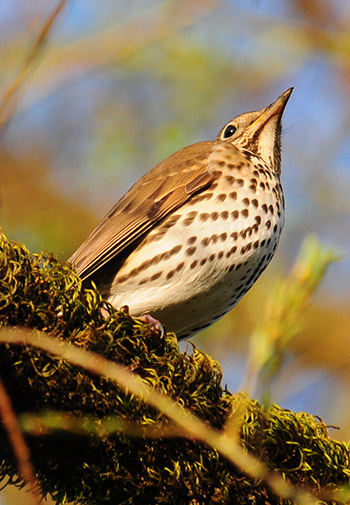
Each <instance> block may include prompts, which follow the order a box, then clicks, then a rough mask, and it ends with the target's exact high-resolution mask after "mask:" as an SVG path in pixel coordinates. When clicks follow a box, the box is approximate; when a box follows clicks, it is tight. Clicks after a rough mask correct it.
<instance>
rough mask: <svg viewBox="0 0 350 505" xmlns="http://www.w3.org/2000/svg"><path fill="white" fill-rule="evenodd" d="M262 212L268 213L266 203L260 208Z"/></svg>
mask: <svg viewBox="0 0 350 505" xmlns="http://www.w3.org/2000/svg"><path fill="white" fill-rule="evenodd" d="M261 208H262V210H263V211H264V212H265V214H267V213H268V208H267V205H266V203H264V204H263V205H262V206H261Z"/></svg>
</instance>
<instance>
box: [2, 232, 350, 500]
mask: <svg viewBox="0 0 350 505" xmlns="http://www.w3.org/2000/svg"><path fill="white" fill-rule="evenodd" d="M102 307H104V308H105V309H107V311H109V314H110V315H109V316H108V317H107V318H104V317H103V315H102V314H101V308H102ZM0 325H1V326H5V325H11V326H13V325H17V326H26V327H30V328H37V329H40V330H42V331H45V332H48V333H50V334H51V335H54V336H55V337H56V338H57V339H58V340H66V341H69V342H71V343H73V344H75V345H78V346H80V347H82V348H85V349H89V350H92V351H95V352H98V353H100V354H102V355H103V356H105V357H107V358H109V359H111V360H115V361H117V362H118V363H123V364H125V365H127V366H129V367H130V368H131V369H132V370H133V371H134V372H135V373H137V374H139V375H140V376H141V377H142V378H143V380H144V381H146V382H147V383H149V384H151V385H153V386H154V387H156V388H157V389H159V390H161V391H162V392H164V393H166V394H168V395H169V396H171V397H173V398H174V399H176V400H177V401H178V402H179V403H181V404H182V405H184V406H186V407H187V408H188V409H190V410H191V412H192V413H194V414H196V415H198V416H199V417H201V418H202V419H204V420H206V421H207V422H209V423H210V424H211V425H212V426H214V427H216V428H219V429H220V428H221V427H222V426H223V425H224V423H225V422H226V420H227V418H228V416H229V415H230V414H231V412H232V409H233V410H234V409H235V408H236V407H237V406H238V405H240V406H241V405H242V402H243V403H244V419H243V424H242V427H241V439H242V444H243V445H244V446H245V447H246V449H247V450H249V451H251V452H252V453H254V454H256V455H257V456H258V457H259V458H260V459H262V460H263V461H265V462H266V464H267V465H268V467H269V468H270V469H271V470H276V471H279V472H282V474H283V475H285V476H286V477H287V478H288V479H289V480H290V481H291V482H295V483H297V484H298V485H302V486H307V487H311V488H312V489H313V490H314V491H315V492H317V491H318V490H320V489H321V487H322V488H323V490H324V488H326V489H327V490H333V489H336V488H337V487H338V486H340V485H349V480H350V472H349V466H350V451H349V447H347V446H346V445H345V444H340V443H338V442H335V441H333V440H331V439H330V438H329V436H328V433H327V430H326V428H325V425H324V424H323V422H322V421H320V420H317V419H315V418H314V417H312V416H309V415H307V414H294V413H293V412H290V411H285V410H282V409H279V408H278V407H276V406H272V407H270V408H268V409H264V408H262V407H261V406H260V405H259V404H258V403H257V402H254V401H253V400H250V399H249V398H247V397H245V396H244V395H242V394H238V395H232V394H231V393H229V392H228V391H226V390H225V389H224V388H223V387H222V385H221V371H220V367H219V365H218V364H217V363H216V362H215V361H214V360H212V359H211V358H210V357H209V356H207V355H205V354H203V353H201V352H199V351H197V350H196V349H195V350H194V351H193V354H192V355H188V354H182V353H181V352H180V351H179V348H178V345H177V340H176V337H175V335H173V334H167V335H166V336H165V337H164V338H163V339H161V338H159V335H158V334H157V333H156V332H154V331H153V329H152V327H150V326H148V325H145V324H142V323H141V322H138V321H135V320H133V319H132V318H131V317H129V316H128V315H127V314H125V313H124V312H121V311H114V309H112V307H111V306H109V305H108V304H106V303H105V302H104V301H103V300H102V299H101V297H100V295H99V293H98V292H97V291H96V290H94V289H91V290H88V291H85V292H84V291H83V290H82V286H81V281H80V280H79V278H78V277H77V275H76V274H75V273H74V272H73V271H72V269H71V268H70V266H69V265H67V264H62V263H60V262H59V261H57V260H56V259H55V258H53V257H52V256H50V255H46V254H43V255H39V256H38V255H33V254H31V253H30V252H29V251H28V250H27V249H26V248H25V247H24V246H23V245H21V244H15V243H13V244H10V243H9V242H8V241H7V240H6V238H5V237H3V236H2V237H1V240H0ZM0 367H1V376H2V378H3V381H4V383H5V385H6V388H7V390H8V392H9V394H10V396H11V399H12V402H13V406H14V409H15V410H16V412H17V413H18V414H21V413H24V412H42V411H43V410H50V411H52V410H54V411H62V412H69V413H70V414H74V415H76V416H78V417H79V418H83V419H84V416H85V415H86V416H88V417H87V419H88V420H87V421H86V422H87V423H91V419H92V422H93V423H95V424H96V427H98V426H100V424H101V423H100V419H106V418H107V419H108V418H109V417H111V416H118V418H119V419H121V420H124V421H125V422H132V423H135V422H137V423H140V424H141V425H143V426H145V427H147V426H154V425H155V423H159V424H161V423H163V424H166V423H167V420H166V419H164V416H162V415H161V414H159V412H157V411H156V410H155V409H152V408H150V407H149V406H147V405H145V404H144V403H142V402H141V401H139V400H138V399H135V398H134V397H132V396H130V395H127V394H125V393H124V392H123V390H122V389H121V388H120V387H118V386H117V385H115V384H113V383H112V382H110V381H108V380H107V379H106V378H103V377H96V376H94V375H92V374H90V373H87V372H85V371H84V370H82V369H80V368H78V367H74V366H72V365H71V364H69V363H68V362H66V361H63V360H62V359H60V358H58V357H57V356H52V355H48V354H47V353H45V352H42V351H39V350H37V349H34V348H32V347H19V346H11V345H9V344H6V345H2V349H1V357H0ZM240 408H241V407H240ZM26 439H27V442H28V445H29V447H30V451H31V457H32V463H33V465H34V468H35V470H36V471H37V473H38V476H39V479H40V482H41V485H42V490H43V493H44V494H50V495H51V496H53V497H54V499H55V500H56V501H57V503H66V502H68V501H71V502H74V503H82V504H91V505H101V504H108V505H117V504H153V503H154V504H167V505H168V504H191V505H194V504H209V503H213V504H232V503H236V504H241V503H242V504H246V503H255V504H263V503H264V504H265V503H276V504H277V503H287V502H286V500H283V499H282V498H280V497H278V496H275V495H274V494H273V493H272V492H271V491H270V490H269V489H268V488H267V487H265V486H264V485H263V484H262V483H259V482H253V481H252V480H251V479H249V478H247V477H245V476H244V475H242V474H241V473H240V472H239V471H238V470H237V469H236V468H234V467H233V466H232V465H230V464H229V463H228V462H227V461H226V460H225V459H224V458H222V457H221V456H219V455H218V453H217V452H216V451H214V450H212V449H210V448H209V447H206V446H204V445H203V444H200V443H197V442H195V441H192V440H188V439H183V438H164V439H151V438H142V437H127V436H126V435H125V434H123V433H121V432H115V433H109V434H104V435H98V430H92V432H91V433H87V434H84V435H83V434H74V433H69V432H66V431H62V430H61V431H56V432H54V434H50V435H45V436H38V437H35V436H32V435H31V436H29V435H26ZM0 454H1V461H0V478H3V479H5V478H10V480H11V481H12V482H14V483H17V484H18V485H20V484H21V482H22V481H21V479H20V478H19V477H18V476H17V473H16V472H17V467H16V462H15V461H14V458H13V455H12V450H11V447H10V446H9V443H8V440H7V436H6V434H5V433H4V432H3V431H0Z"/></svg>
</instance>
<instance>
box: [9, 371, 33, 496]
mask: <svg viewBox="0 0 350 505" xmlns="http://www.w3.org/2000/svg"><path fill="white" fill-rule="evenodd" d="M0 418H1V421H2V424H3V425H4V428H5V430H6V431H7V434H8V436H9V439H10V442H11V447H12V449H13V452H14V454H15V457H16V460H17V464H18V470H19V473H20V474H21V475H22V476H23V479H24V480H25V481H26V483H27V484H29V485H30V491H31V495H30V496H31V503H32V505H39V504H40V496H41V495H40V491H39V489H40V488H39V484H38V481H37V479H36V477H35V472H34V468H33V465H32V462H31V459H30V452H29V448H28V446H27V444H26V441H25V440H24V436H23V433H22V431H21V429H20V427H19V424H18V420H17V417H16V414H15V412H14V410H13V407H12V403H11V398H10V397H9V395H8V394H7V391H6V389H5V386H4V383H3V381H2V379H1V378H0Z"/></svg>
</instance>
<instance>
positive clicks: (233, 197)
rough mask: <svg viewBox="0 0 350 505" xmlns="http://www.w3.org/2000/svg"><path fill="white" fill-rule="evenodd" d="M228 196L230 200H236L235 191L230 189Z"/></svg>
mask: <svg viewBox="0 0 350 505" xmlns="http://www.w3.org/2000/svg"><path fill="white" fill-rule="evenodd" d="M228 196H229V197H230V198H231V200H233V201H236V200H237V193H236V191H232V193H230V194H229V195H228Z"/></svg>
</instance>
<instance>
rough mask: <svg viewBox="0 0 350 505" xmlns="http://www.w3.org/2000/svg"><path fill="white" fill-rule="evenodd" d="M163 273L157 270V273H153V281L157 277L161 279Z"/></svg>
mask: <svg viewBox="0 0 350 505" xmlns="http://www.w3.org/2000/svg"><path fill="white" fill-rule="evenodd" d="M161 275H162V272H157V273H156V274H153V275H152V276H151V281H155V280H157V279H159V277H160V276H161Z"/></svg>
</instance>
